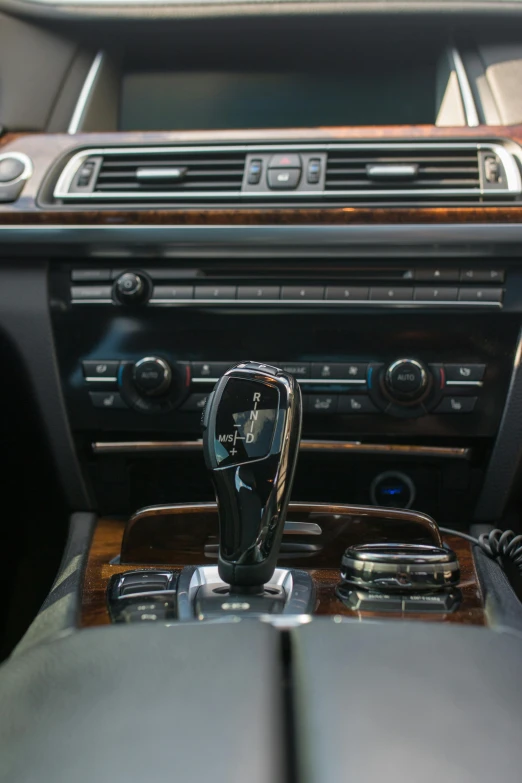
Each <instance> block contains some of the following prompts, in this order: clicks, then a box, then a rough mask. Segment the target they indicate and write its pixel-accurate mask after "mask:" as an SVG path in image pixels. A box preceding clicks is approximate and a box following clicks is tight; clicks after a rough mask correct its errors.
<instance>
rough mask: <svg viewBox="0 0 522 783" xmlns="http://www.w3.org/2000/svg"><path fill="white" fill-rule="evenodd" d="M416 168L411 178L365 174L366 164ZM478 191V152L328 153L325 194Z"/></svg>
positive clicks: (387, 151) (366, 194)
mask: <svg viewBox="0 0 522 783" xmlns="http://www.w3.org/2000/svg"><path fill="white" fill-rule="evenodd" d="M375 165H379V166H386V165H390V166H406V165H413V166H415V167H416V173H415V174H414V175H413V176H410V177H407V176H405V177H401V176H393V173H392V172H390V176H389V177H387V176H386V175H385V174H384V175H382V174H381V176H380V177H370V176H369V175H368V168H367V167H369V166H375ZM459 189H466V190H470V189H473V190H477V191H479V190H480V174H479V160H478V152H477V151H473V150H472V151H470V152H468V151H467V150H466V151H463V150H454V151H453V150H426V152H425V153H424V152H421V151H414V150H412V151H411V152H409V151H408V150H379V149H376V150H375V154H374V155H373V154H372V153H371V151H370V152H369V151H368V150H364V151H361V150H353V152H352V151H348V150H347V151H345V150H343V151H339V152H337V151H332V152H330V153H329V154H328V161H327V167H326V182H325V193H326V194H328V192H329V191H330V192H331V191H340V190H350V191H360V193H361V195H362V196H366V197H367V196H368V195H370V194H371V193H372V192H375V191H405V192H407V191H411V192H413V193H415V194H417V193H418V194H419V195H420V194H422V192H423V191H437V190H455V191H456V192H458V191H459Z"/></svg>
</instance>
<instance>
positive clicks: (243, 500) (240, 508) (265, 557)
mask: <svg viewBox="0 0 522 783" xmlns="http://www.w3.org/2000/svg"><path fill="white" fill-rule="evenodd" d="M301 410H302V404H301V391H300V389H299V386H298V384H297V383H296V381H295V380H294V378H293V377H292V376H291V375H288V374H287V373H285V372H283V371H282V370H279V369H278V368H276V367H272V366H270V365H266V364H259V363H257V362H244V363H242V364H239V365H237V366H236V367H233V368H232V369H230V370H228V371H227V372H226V373H225V375H224V376H223V377H222V378H221V379H220V381H219V382H218V383H217V385H216V387H215V389H214V391H213V392H212V393H211V394H210V396H209V398H208V401H207V406H206V408H205V411H204V413H203V418H202V426H203V449H204V455H205V462H206V465H207V467H208V469H209V470H210V473H211V478H212V482H213V484H214V489H215V492H216V499H217V503H218V507H219V526H220V528H219V575H220V577H221V579H223V581H225V582H228V583H229V584H231V585H233V586H234V587H258V586H261V585H263V584H265V583H266V582H267V581H269V579H270V578H271V576H272V574H273V573H274V569H275V567H276V562H277V556H278V553H279V546H280V543H281V538H282V535H283V528H284V522H285V515H286V509H287V506H288V501H289V499H290V492H291V488H292V483H293V478H294V472H295V465H296V461H297V453H298V450H299V441H300V438H301Z"/></svg>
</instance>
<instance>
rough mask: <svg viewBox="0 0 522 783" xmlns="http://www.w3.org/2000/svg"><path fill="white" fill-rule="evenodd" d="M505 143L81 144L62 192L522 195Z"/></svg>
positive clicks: (250, 197) (106, 197) (279, 197)
mask: <svg viewBox="0 0 522 783" xmlns="http://www.w3.org/2000/svg"><path fill="white" fill-rule="evenodd" d="M521 195H522V179H521V175H520V171H519V168H518V164H517V162H516V159H515V157H514V155H513V154H512V152H511V151H508V150H507V149H506V147H505V146H504V145H503V144H502V143H501V142H489V141H488V142H480V141H474V142H473V141H460V142H459V141H449V142H446V141H440V142H439V141H434V142H431V141H420V140H419V141H411V142H408V143H407V142H404V141H403V142H393V141H383V142H380V143H376V142H367V143H366V142H360V143H359V142H344V143H343V142H330V143H329V142H323V143H308V144H298V143H294V144H291V143H289V144H285V145H284V146H283V145H282V144H280V143H278V144H265V145H263V144H255V143H251V144H238V145H234V144H228V145H227V144H215V145H212V146H203V145H200V146H198V145H196V144H194V145H187V146H178V147H161V146H156V147H144V146H143V147H127V148H125V147H108V148H102V149H88V150H83V151H78V152H77V153H76V154H74V155H73V157H72V158H71V159H70V160H69V161H68V163H67V164H66V165H65V167H64V169H63V171H62V172H61V174H60V176H59V178H58V181H57V183H56V187H55V189H54V198H55V199H56V200H61V201H69V200H70V201H76V202H77V203H86V202H88V201H90V202H91V203H93V202H97V203H100V204H101V203H108V204H109V203H110V204H111V205H114V204H117V203H122V204H124V203H129V204H130V203H133V204H134V205H136V206H137V207H141V205H142V202H143V204H145V203H147V204H158V205H161V206H166V205H168V204H171V203H172V204H177V205H180V206H181V205H182V204H191V203H199V204H206V203H209V204H210V203H212V204H217V203H219V202H222V203H223V204H227V205H242V204H243V205H247V204H263V203H264V204H272V205H278V206H279V205H281V206H285V205H289V206H290V205H291V204H292V203H294V204H295V203H301V204H304V203H308V204H311V203H313V204H314V205H321V204H323V205H324V206H328V205H330V204H332V203H334V202H335V203H336V204H354V203H361V204H366V203H373V204H391V203H394V204H397V203H401V202H403V203H404V204H405V205H406V204H411V203H413V202H415V203H419V204H421V203H428V204H433V203H435V202H436V203H442V204H445V203H456V200H457V199H459V200H460V201H461V202H466V203H468V202H469V203H477V202H482V201H485V200H487V199H492V198H493V199H496V200H497V201H498V199H501V198H504V199H509V200H513V199H517V200H519V199H520V197H521Z"/></svg>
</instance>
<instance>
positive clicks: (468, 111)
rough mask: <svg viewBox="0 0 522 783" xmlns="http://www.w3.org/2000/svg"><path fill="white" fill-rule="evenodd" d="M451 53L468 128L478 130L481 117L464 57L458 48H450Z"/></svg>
mask: <svg viewBox="0 0 522 783" xmlns="http://www.w3.org/2000/svg"><path fill="white" fill-rule="evenodd" d="M449 53H450V56H451V59H452V61H453V67H454V69H455V73H456V75H457V81H458V83H459V90H460V97H461V98H462V105H463V106H464V114H465V115H466V123H467V125H468V128H476V127H477V126H478V125H480V120H479V116H478V113H477V107H476V106H475V101H474V99H473V93H472V92H471V87H470V84H469V80H468V74H467V73H466V69H465V68H464V63H463V62H462V57H461V56H460V52H459V50H458V49H457V47H456V46H450V48H449Z"/></svg>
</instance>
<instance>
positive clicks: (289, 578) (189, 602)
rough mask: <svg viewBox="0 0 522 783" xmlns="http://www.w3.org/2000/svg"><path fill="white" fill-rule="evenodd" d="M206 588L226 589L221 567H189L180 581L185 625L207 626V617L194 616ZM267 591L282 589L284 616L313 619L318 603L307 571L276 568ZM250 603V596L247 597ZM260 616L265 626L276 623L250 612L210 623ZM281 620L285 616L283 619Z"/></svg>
mask: <svg viewBox="0 0 522 783" xmlns="http://www.w3.org/2000/svg"><path fill="white" fill-rule="evenodd" d="M203 585H216V587H221V586H222V587H225V586H228V585H226V583H225V582H223V581H222V580H221V579H220V577H219V572H218V566H215V565H211V566H209V565H202V566H195V567H194V566H186V567H185V568H184V569H183V570H182V572H181V574H180V575H179V579H178V591H177V595H178V620H177V622H183V621H185V622H186V621H200V622H205V619H206V618H205V617H204V616H201V617H196V615H195V613H194V601H195V598H196V594H197V592H198V590H199V588H200V587H202V586H203ZM265 587H273V588H279V589H281V590H282V591H283V593H284V595H285V603H284V608H283V611H282V613H281V614H282V615H286V616H288V615H291V616H294V615H297V616H300V617H301V616H303V615H306V616H309V615H307V613H309V612H311V611H312V610H313V608H314V603H315V588H314V583H313V581H312V578H311V577H310V575H309V574H308V573H307V572H306V571H301V570H298V569H294V568H292V569H290V568H276V569H275V571H274V573H273V576H272V578H271V579H270V581H268V582H267V583H266V585H265ZM244 600H245V602H246V603H248V596H245V597H244ZM253 616H257V617H259V618H261V619H263V621H264V622H268V623H270V622H271V621H272V615H268V614H267V615H264V614H263V615H260V614H259V613H250V612H248V611H245V612H241V611H233V610H231V611H230V612H228V611H226V610H224V611H223V613H222V614H219V615H218V616H217V617H214V616H213V617H211V618H209V620H208V622H219V621H221V622H223V621H224V622H227V621H228V622H230V620H231V619H232V618H234V619H237V618H238V617H240V618H241V617H253ZM279 617H281V615H279Z"/></svg>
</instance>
